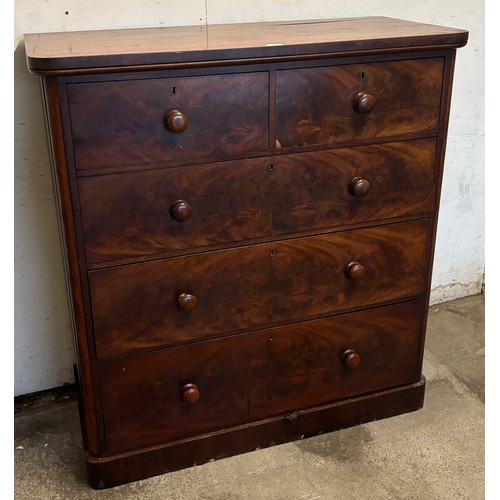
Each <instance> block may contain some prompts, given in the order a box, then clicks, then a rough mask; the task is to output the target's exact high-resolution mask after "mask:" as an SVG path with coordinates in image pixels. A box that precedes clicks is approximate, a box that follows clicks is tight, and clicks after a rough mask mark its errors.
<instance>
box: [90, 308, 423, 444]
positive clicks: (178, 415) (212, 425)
mask: <svg viewBox="0 0 500 500" xmlns="http://www.w3.org/2000/svg"><path fill="white" fill-rule="evenodd" d="M421 310H422V303H421V301H412V302H407V303H403V304H397V305H394V306H385V307H379V308H375V309H371V310H365V311H361V312H357V313H350V314H343V315H339V316H335V317H331V318H326V319H320V320H315V321H309V322H303V323H298V324H295V325H289V326H283V327H277V328H272V329H268V330H261V331H258V332H254V333H250V334H243V335H236V336H232V337H228V338H225V339H220V340H212V341H208V342H202V343H198V344H193V345H190V346H185V347H179V348H173V349H167V350H164V351H156V352H153V353H148V354H142V355H138V356H130V357H126V358H119V359H115V360H112V361H108V362H104V363H101V364H100V368H99V378H100V384H101V391H102V396H103V397H102V401H103V411H104V418H105V420H106V439H107V445H108V451H112V452H120V451H126V450H129V449H134V448H138V447H144V446H148V445H153V444H156V445H157V444H159V443H162V442H168V441H172V440H177V439H182V438H186V437H189V436H194V435H198V434H202V433H204V432H209V431H211V430H216V429H221V428H227V427H230V426H233V425H237V424H242V423H245V422H247V421H252V420H256V419H259V418H264V417H270V416H273V415H279V414H284V413H288V412H293V411H294V410H299V409H304V408H307V407H312V406H315V405H320V404H325V403H328V402H333V401H336V400H340V399H344V398H348V397H353V396H356V395H358V394H365V393H369V392H373V391H376V390H379V389H387V388H390V387H393V386H397V385H403V384H407V383H412V382H416V381H418V380H419V377H420V373H419V366H418V359H419V357H418V351H419V345H420V332H421V324H420V319H419V315H420V313H421Z"/></svg>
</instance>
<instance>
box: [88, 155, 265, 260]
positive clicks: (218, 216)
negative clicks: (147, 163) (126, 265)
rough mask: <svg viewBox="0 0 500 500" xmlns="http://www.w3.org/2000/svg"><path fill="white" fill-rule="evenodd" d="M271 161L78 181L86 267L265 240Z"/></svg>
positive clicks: (223, 164) (113, 175) (253, 161)
mask: <svg viewBox="0 0 500 500" xmlns="http://www.w3.org/2000/svg"><path fill="white" fill-rule="evenodd" d="M269 165H270V161H269V160H268V159H266V158H259V159H255V160H241V161H232V162H225V163H222V164H213V165H203V166H196V167H177V168H169V169H162V170H152V171H147V172H135V173H127V174H112V175H103V176H97V177H87V178H83V179H80V181H79V190H80V200H81V207H82V219H83V229H84V233H85V250H86V255H87V261H88V262H92V263H95V262H103V261H107V260H113V259H121V258H130V257H137V256H149V255H151V256H152V255H155V254H162V253H168V252H172V251H176V250H177V251H178V250H182V249H187V248H194V247H203V246H209V245H214V244H220V243H229V242H235V241H240V240H245V239H251V238H258V237H263V236H269V235H271V233H272V221H271V207H270V204H271V199H270V196H269V183H270V182H271V177H270V172H269Z"/></svg>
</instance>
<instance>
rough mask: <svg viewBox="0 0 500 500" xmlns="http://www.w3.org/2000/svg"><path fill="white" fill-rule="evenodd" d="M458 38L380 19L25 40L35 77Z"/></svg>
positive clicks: (463, 34)
mask: <svg viewBox="0 0 500 500" xmlns="http://www.w3.org/2000/svg"><path fill="white" fill-rule="evenodd" d="M467 38H468V32H467V31H464V30H459V29H454V28H446V27H442V26H434V25H430V24H422V23H416V22H411V21H405V20H400V19H392V18H388V17H362V18H349V19H325V20H309V21H285V22H266V23H246V24H221V25H200V26H177V27H168V28H141V29H121V30H100V31H80V32H76V31H75V32H64V33H41V34H26V35H25V37H24V40H25V46H26V56H27V60H28V66H29V68H30V70H31V71H33V72H35V73H45V74H48V73H50V72H58V73H60V72H70V73H74V72H75V71H76V70H82V69H86V70H87V71H88V70H89V69H94V70H95V69H96V68H101V69H104V68H113V67H115V68H116V67H119V66H126V67H127V68H128V67H130V66H136V65H165V64H182V63H187V62H190V63H193V62H196V61H198V62H200V61H215V60H231V59H233V60H234V59H252V60H254V59H263V58H269V57H273V58H274V57H286V56H288V57H290V56H300V55H309V56H310V55H311V54H329V53H332V54H337V53H342V54H343V53H352V52H354V53H355V52H358V51H364V52H366V51H378V52H383V51H386V50H388V49H390V50H398V49H399V50H402V49H408V48H435V47H439V46H446V47H449V46H453V47H460V46H463V45H465V43H466V42H467Z"/></svg>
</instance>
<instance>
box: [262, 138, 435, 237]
mask: <svg viewBox="0 0 500 500" xmlns="http://www.w3.org/2000/svg"><path fill="white" fill-rule="evenodd" d="M435 154H436V142H435V139H421V140H416V141H407V142H395V143H386V144H379V145H374V146H364V147H358V148H341V149H335V150H329V151H318V152H314V153H301V154H295V155H286V156H283V157H277V158H276V159H275V161H274V174H273V175H274V177H273V186H276V188H275V190H274V192H273V204H272V211H273V232H274V234H285V233H290V232H294V231H301V230H306V229H324V228H331V227H334V226H340V225H342V224H352V223H356V222H369V221H381V222H383V220H384V219H388V218H392V217H401V216H409V215H417V214H425V213H428V212H429V210H430V208H431V206H432V200H433V191H432V184H433V178H434V172H435ZM355 178H363V179H365V180H367V181H368V182H369V183H370V189H369V192H368V193H367V194H366V195H364V196H362V197H358V196H355V195H354V194H353V193H352V192H351V191H350V189H349V188H350V185H351V182H352V180H353V179H355Z"/></svg>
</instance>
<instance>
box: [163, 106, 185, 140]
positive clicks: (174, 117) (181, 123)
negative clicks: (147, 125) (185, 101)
mask: <svg viewBox="0 0 500 500" xmlns="http://www.w3.org/2000/svg"><path fill="white" fill-rule="evenodd" d="M165 124H166V125H167V128H168V130H170V132H173V133H174V134H180V133H182V132H184V130H186V129H187V127H188V117H187V116H186V115H185V114H184V113H183V112H182V111H179V110H178V109H173V110H171V111H169V112H168V113H167V117H166V118H165Z"/></svg>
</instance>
